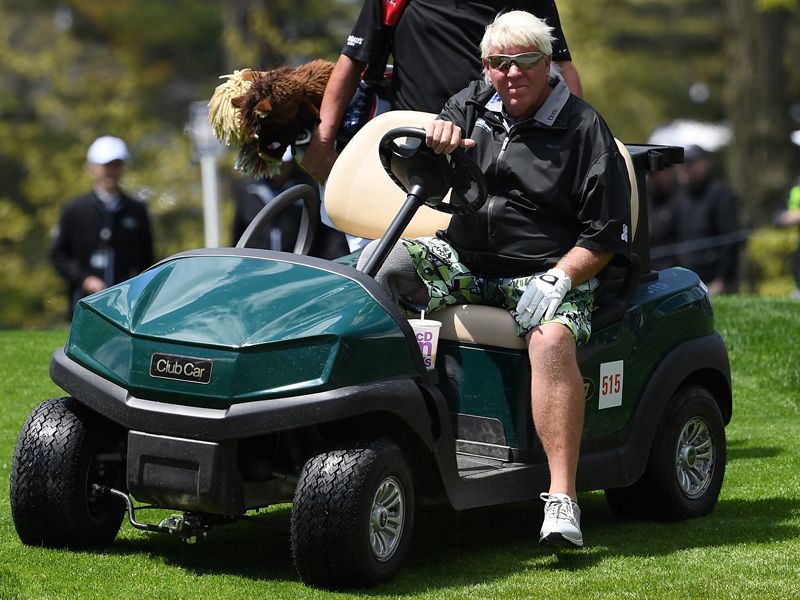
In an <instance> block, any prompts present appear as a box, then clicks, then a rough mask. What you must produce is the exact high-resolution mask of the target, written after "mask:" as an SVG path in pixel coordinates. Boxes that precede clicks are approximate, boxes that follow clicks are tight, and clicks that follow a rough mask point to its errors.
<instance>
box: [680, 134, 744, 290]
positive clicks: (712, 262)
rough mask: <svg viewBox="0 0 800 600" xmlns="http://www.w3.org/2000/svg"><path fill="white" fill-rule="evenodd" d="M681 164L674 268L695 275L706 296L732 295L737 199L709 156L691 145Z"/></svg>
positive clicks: (736, 250) (736, 252)
mask: <svg viewBox="0 0 800 600" xmlns="http://www.w3.org/2000/svg"><path fill="white" fill-rule="evenodd" d="M683 160H684V162H683V164H682V165H681V166H680V173H681V178H682V183H683V186H682V188H681V190H682V191H681V193H680V194H679V197H678V203H677V216H676V233H677V242H678V247H679V252H678V255H677V259H676V264H678V265H680V266H682V267H686V268H687V269H691V270H692V271H694V272H695V273H697V274H698V275H699V276H700V279H702V280H703V283H705V284H706V285H707V286H708V291H709V292H710V293H711V294H730V293H734V292H736V291H737V289H738V280H739V247H740V246H741V240H740V239H739V237H738V235H739V215H738V207H737V201H736V196H735V195H734V193H733V190H731V188H730V187H729V186H728V185H727V184H726V183H725V182H724V181H722V180H720V179H718V178H717V177H715V176H714V174H713V172H712V165H711V153H710V152H708V151H707V150H705V149H704V148H702V147H701V146H697V145H694V144H690V145H688V146H686V149H685V150H684V159H683Z"/></svg>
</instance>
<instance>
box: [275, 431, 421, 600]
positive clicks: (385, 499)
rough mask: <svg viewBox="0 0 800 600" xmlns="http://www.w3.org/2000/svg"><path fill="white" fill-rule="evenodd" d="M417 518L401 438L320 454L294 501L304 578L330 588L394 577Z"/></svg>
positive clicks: (295, 547) (295, 543) (296, 549)
mask: <svg viewBox="0 0 800 600" xmlns="http://www.w3.org/2000/svg"><path fill="white" fill-rule="evenodd" d="M413 522H414V489H413V485H412V477H411V471H410V469H409V467H408V463H407V462H406V460H405V457H404V456H403V453H402V452H401V451H400V449H399V448H398V447H397V446H396V445H395V444H394V443H392V442H388V441H386V440H379V441H376V442H370V443H368V444H363V445H357V446H352V447H348V448H344V449H337V450H331V451H328V452H324V453H321V454H318V455H316V456H314V457H312V458H311V459H310V460H309V461H308V462H307V463H306V464H305V467H304V468H303V471H302V473H301V475H300V479H299V481H298V484H297V489H296V491H295V496H294V505H293V508H292V526H291V541H292V555H293V556H294V562H295V566H296V567H297V571H298V573H299V575H300V578H301V579H303V581H305V582H306V583H309V584H312V585H318V586H325V587H344V586H347V587H350V586H368V585H375V584H378V583H381V582H384V581H388V580H389V579H391V578H392V577H393V576H394V575H395V574H396V572H397V571H398V569H399V568H400V564H401V563H402V561H403V558H404V556H405V554H406V551H407V550H408V544H409V541H410V538H411V529H412V527H413Z"/></svg>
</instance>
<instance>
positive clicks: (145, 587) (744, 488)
mask: <svg viewBox="0 0 800 600" xmlns="http://www.w3.org/2000/svg"><path fill="white" fill-rule="evenodd" d="M715 307H716V314H717V327H718V329H719V330H720V331H721V332H722V334H723V336H724V338H725V340H726V343H727V345H728V349H729V353H730V358H731V364H732V367H733V373H734V417H733V421H732V423H731V424H730V426H729V427H728V430H727V433H728V444H729V456H728V470H727V474H726V480H725V484H724V486H723V490H722V496H721V498H720V501H719V504H718V506H717V507H716V509H715V510H714V512H713V513H712V514H711V515H710V516H708V517H705V518H702V519H697V520H693V521H687V522H681V523H670V524H662V523H649V522H641V521H626V520H619V519H616V518H614V517H613V516H612V515H611V513H610V512H609V510H608V508H607V507H606V504H605V501H604V499H603V496H602V493H591V494H583V495H581V498H580V500H581V508H582V510H583V520H584V536H585V538H586V540H587V543H588V545H587V547H586V548H585V549H583V550H580V551H577V550H576V551H563V552H561V553H552V552H549V551H546V550H544V549H542V548H540V547H539V546H538V545H537V544H536V539H535V535H536V533H537V532H538V527H539V524H540V520H541V506H540V505H539V504H524V505H514V506H507V507H499V508H492V509H480V510H475V511H467V512H464V513H461V514H457V515H456V514H454V513H452V512H449V511H446V510H441V509H435V510H434V509H426V510H424V511H422V513H421V514H420V516H419V520H418V524H417V527H416V529H415V534H414V540H413V545H412V549H411V553H410V555H409V557H408V559H407V561H406V564H405V567H404V569H403V570H402V572H401V573H400V575H399V576H398V578H397V579H396V580H395V581H393V582H392V583H390V584H388V585H386V586H383V587H380V588H377V589H372V590H366V591H362V592H342V593H334V592H323V591H320V590H313V589H310V588H307V587H305V586H303V585H302V584H301V583H300V582H299V581H298V579H297V576H296V575H295V572H294V570H293V568H292V564H291V558H290V554H289V542H288V533H287V530H288V524H289V509H288V508H287V507H285V506H281V507H277V508H275V509H272V510H270V511H269V512H268V513H267V514H266V516H265V517H264V518H263V519H261V522H260V523H256V524H253V523H239V524H235V525H231V526H228V527H224V528H220V529H217V530H214V531H212V533H211V536H210V538H209V540H208V541H207V542H205V543H203V544H199V545H196V546H187V545H185V544H182V543H180V542H178V541H177V540H175V539H173V538H170V537H166V536H153V535H148V534H144V533H141V532H139V531H136V530H134V529H133V528H132V527H130V525H128V524H124V525H123V527H122V530H121V532H120V535H119V537H118V539H117V541H116V542H115V543H114V545H113V546H112V547H111V548H110V549H109V550H108V551H106V552H96V553H76V552H68V551H59V550H50V549H43V548H29V547H25V546H23V545H22V544H21V543H20V542H19V540H18V539H17V537H16V533H15V531H14V526H13V523H12V521H11V516H10V512H9V506H8V492H7V490H8V486H7V484H3V485H2V487H0V598H2V599H4V600H5V599H9V600H10V599H17V598H20V599H28V598H31V599H34V598H35V599H37V600H38V599H43V598H53V599H56V598H58V599H60V598H70V599H72V598H111V597H114V598H124V599H127V598H159V599H161V598H175V599H178V598H193V599H196V598H214V599H217V598H220V599H224V598H231V599H234V598H235V599H237V600H238V599H242V598H292V599H293V600H295V599H300V598H359V597H369V598H398V597H413V598H426V599H439V598H568V599H570V600H574V599H576V598H592V599H594V598H614V599H620V598H623V599H624V598H670V599H672V598H800V450H798V440H800V348H799V347H798V342H797V340H800V319H798V318H797V317H796V316H795V315H796V314H797V312H798V309H799V308H800V305H798V304H797V303H795V302H792V301H788V300H763V299H762V300H759V299H746V298H721V299H719V300H717V301H716V302H715ZM65 338H66V332H65V331H55V332H0V393H2V412H0V465H1V466H2V478H3V480H4V481H6V482H7V481H8V475H9V467H10V462H11V455H12V452H13V448H14V444H15V441H16V436H17V433H18V431H19V428H20V426H21V424H22V422H23V420H24V418H25V416H26V414H27V413H28V412H29V411H30V409H31V408H32V407H33V406H35V405H36V404H38V403H39V402H40V401H41V400H43V399H45V398H47V397H50V396H54V395H58V394H59V390H58V389H57V388H56V387H55V386H54V385H53V384H52V383H50V381H49V379H48V377H47V367H48V362H49V354H50V352H51V351H52V350H53V349H54V348H55V347H57V346H59V345H61V344H63V342H64V340H65Z"/></svg>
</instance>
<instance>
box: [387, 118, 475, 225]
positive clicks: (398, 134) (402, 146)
mask: <svg viewBox="0 0 800 600" xmlns="http://www.w3.org/2000/svg"><path fill="white" fill-rule="evenodd" d="M399 138H405V142H403V143H398V139H399ZM378 155H379V157H380V159H381V165H383V168H384V169H385V170H386V173H388V175H389V177H391V178H392V181H394V182H395V183H396V184H397V185H398V186H400V188H402V189H403V190H404V191H405V192H406V193H407V194H414V195H416V196H418V197H419V198H420V199H421V200H422V201H423V202H424V203H425V204H426V205H427V206H430V207H431V208H435V209H436V210H438V211H441V212H444V213H448V214H453V215H469V214H472V213H474V212H476V211H478V209H480V207H481V206H483V205H484V203H485V202H486V179H485V178H484V176H483V173H482V172H481V170H480V169H479V168H478V165H476V164H475V161H473V160H472V159H471V158H470V157H469V155H468V154H467V153H466V151H465V150H464V149H463V148H457V149H456V150H455V151H453V153H452V154H449V155H447V154H436V153H435V152H434V151H433V150H431V149H430V148H428V146H426V145H425V130H424V129H420V128H419V127H396V128H395V129H392V130H390V131H388V132H386V134H385V135H384V136H383V138H382V139H381V141H380V144H379V145H378ZM451 188H452V191H451V192H450V201H449V202H445V201H444V200H445V196H446V195H447V192H448V190H450V189H451Z"/></svg>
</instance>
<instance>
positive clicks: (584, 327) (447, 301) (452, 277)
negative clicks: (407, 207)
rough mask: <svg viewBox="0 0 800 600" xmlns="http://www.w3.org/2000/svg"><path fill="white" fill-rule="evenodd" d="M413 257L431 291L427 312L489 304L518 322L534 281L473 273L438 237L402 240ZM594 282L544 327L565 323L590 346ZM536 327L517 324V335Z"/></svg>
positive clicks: (583, 286)
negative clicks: (527, 289) (519, 304)
mask: <svg viewBox="0 0 800 600" xmlns="http://www.w3.org/2000/svg"><path fill="white" fill-rule="evenodd" d="M400 241H401V242H402V244H403V245H404V246H405V247H406V249H407V250H408V253H409V254H410V255H411V261H412V262H413V263H414V267H415V268H416V270H417V274H418V275H419V276H420V278H421V279H422V281H423V283H424V284H425V287H426V288H427V289H428V295H429V296H430V301H429V302H428V307H427V309H426V310H427V312H434V311H436V310H439V309H441V308H444V307H445V306H448V305H451V304H487V305H490V306H499V307H500V308H504V309H506V310H507V311H508V312H510V313H511V316H512V317H514V320H515V321H516V318H517V311H516V306H517V302H519V299H520V298H521V297H522V293H523V292H524V291H525V287H526V286H527V285H528V282H529V281H530V279H531V277H532V276H533V275H530V276H527V277H516V278H503V279H487V278H484V277H478V276H476V275H473V274H472V273H470V271H469V269H468V268H467V266H466V265H464V264H463V263H461V262H459V259H458V253H457V252H456V250H455V249H454V248H453V247H452V246H451V245H450V244H448V243H447V242H445V241H444V240H440V239H439V238H435V237H428V238H416V239H408V238H403V239H401V240H400ZM596 287H597V282H596V280H594V279H592V280H590V281H587V282H585V283H582V284H581V285H579V286H577V287H575V288H573V289H572V290H570V291H569V292H568V293H567V295H566V296H565V297H564V302H563V303H562V304H561V306H559V307H558V309H557V310H556V314H555V315H554V316H553V318H552V319H549V320H547V321H545V320H542V321H541V323H561V324H562V325H564V326H566V327H567V328H568V329H569V330H570V331H571V332H572V335H573V336H574V337H575V341H576V342H577V343H578V344H583V343H586V342H587V341H588V340H589V336H590V335H591V332H592V320H591V315H592V309H593V308H594V291H593V290H594V289H595V288H596ZM531 329H533V327H528V328H523V327H522V326H520V324H519V322H517V335H519V336H523V335H525V334H526V333H528V331H530V330H531Z"/></svg>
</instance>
